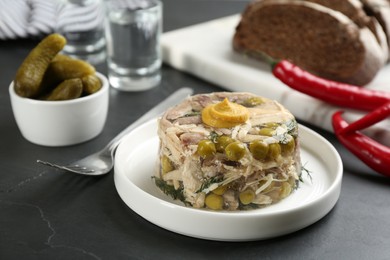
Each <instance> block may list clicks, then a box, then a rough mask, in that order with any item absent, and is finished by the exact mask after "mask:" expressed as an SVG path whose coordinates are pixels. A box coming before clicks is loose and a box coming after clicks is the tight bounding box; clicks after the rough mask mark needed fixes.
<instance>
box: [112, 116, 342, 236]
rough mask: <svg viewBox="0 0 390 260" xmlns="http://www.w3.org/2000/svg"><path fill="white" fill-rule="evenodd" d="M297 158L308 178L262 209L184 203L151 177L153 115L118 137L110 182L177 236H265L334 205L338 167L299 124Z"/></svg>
mask: <svg viewBox="0 0 390 260" xmlns="http://www.w3.org/2000/svg"><path fill="white" fill-rule="evenodd" d="M299 127H300V140H301V156H302V157H301V158H302V163H303V164H304V165H305V168H307V169H308V170H310V172H311V177H312V180H310V178H309V176H308V175H307V174H305V173H303V179H304V182H303V183H300V187H299V188H298V189H297V190H296V191H294V193H292V194H291V195H290V196H289V197H287V198H286V199H284V200H282V201H280V202H279V203H277V204H274V205H271V206H269V207H266V208H263V209H256V210H249V211H239V212H216V211H210V210H203V209H202V210H200V209H194V208H189V207H185V206H184V205H183V204H182V203H181V202H180V201H174V200H172V199H171V198H170V197H168V196H166V195H165V194H163V193H162V192H161V191H160V190H159V189H158V188H157V187H156V186H155V184H154V181H153V179H152V178H151V177H152V176H153V175H154V171H155V170H156V161H157V151H158V145H159V139H158V137H157V120H156V119H154V120H151V121H149V122H147V123H145V124H143V125H141V126H140V127H138V128H136V129H135V130H134V131H132V132H131V133H130V134H128V135H127V136H126V137H125V139H124V140H123V141H122V142H121V144H120V145H119V147H118V150H117V152H116V157H115V176H114V178H115V186H116V189H117V191H118V193H119V195H120V197H121V198H122V200H123V201H124V202H125V203H126V204H127V205H128V206H129V207H130V208H131V209H132V210H134V211H135V212H136V213H137V214H139V215H140V216H142V217H143V218H145V219H146V220H148V221H150V222H152V223H154V224H156V225H158V226H160V227H162V228H165V229H167V230H170V231H173V232H177V233H180V234H183V235H187V236H191V237H197V238H203V239H210V240H220V241H246V240H258V239H268V238H272V237H276V236H281V235H284V234H288V233H291V232H294V231H297V230H299V229H302V228H304V227H307V226H309V225H311V224H313V223H315V222H316V221H318V220H319V219H321V218H322V217H324V216H325V215H326V214H327V213H328V212H329V211H330V210H331V209H332V208H333V206H334V205H335V204H336V202H337V200H338V198H339V195H340V188H341V180H342V173H343V166H342V162H341V158H340V156H339V154H338V153H337V151H336V150H335V148H334V147H333V146H332V145H331V144H330V143H329V142H328V141H326V140H325V139H324V138H323V137H321V136H320V135H318V134H317V133H315V132H313V131H312V130H310V129H308V128H306V127H304V126H302V125H300V126H299Z"/></svg>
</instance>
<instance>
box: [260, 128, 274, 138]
mask: <svg viewBox="0 0 390 260" xmlns="http://www.w3.org/2000/svg"><path fill="white" fill-rule="evenodd" d="M274 132H275V130H274V129H272V128H269V127H263V128H261V129H260V130H259V135H264V136H273V135H274Z"/></svg>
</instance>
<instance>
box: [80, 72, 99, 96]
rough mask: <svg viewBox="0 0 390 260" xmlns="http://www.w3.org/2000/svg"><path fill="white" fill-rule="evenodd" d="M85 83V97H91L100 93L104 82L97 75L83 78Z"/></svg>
mask: <svg viewBox="0 0 390 260" xmlns="http://www.w3.org/2000/svg"><path fill="white" fill-rule="evenodd" d="M81 81H82V82H83V92H84V94H85V95H90V94H93V93H95V92H98V91H99V89H101V88H102V82H101V81H100V79H99V78H98V77H97V76H96V75H87V76H84V77H82V78H81Z"/></svg>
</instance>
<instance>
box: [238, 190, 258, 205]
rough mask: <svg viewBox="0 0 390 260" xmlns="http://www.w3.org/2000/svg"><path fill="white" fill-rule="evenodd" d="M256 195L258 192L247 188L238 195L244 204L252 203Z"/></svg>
mask: <svg viewBox="0 0 390 260" xmlns="http://www.w3.org/2000/svg"><path fill="white" fill-rule="evenodd" d="M255 197H256V194H255V192H254V191H253V190H252V189H246V190H244V191H242V192H240V194H239V195H238V198H239V199H240V202H241V203H242V204H244V205H248V204H249V203H251V202H252V201H253V200H254V198H255Z"/></svg>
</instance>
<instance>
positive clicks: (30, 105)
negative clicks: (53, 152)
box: [9, 73, 109, 146]
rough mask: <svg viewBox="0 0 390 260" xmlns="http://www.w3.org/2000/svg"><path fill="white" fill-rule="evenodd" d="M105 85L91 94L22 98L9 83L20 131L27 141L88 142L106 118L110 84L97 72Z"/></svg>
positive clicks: (99, 130)
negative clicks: (50, 97) (56, 97)
mask: <svg viewBox="0 0 390 260" xmlns="http://www.w3.org/2000/svg"><path fill="white" fill-rule="evenodd" d="M96 75H97V76H98V77H99V79H100V80H101V82H102V88H101V89H100V90H99V91H98V92H96V93H94V94H92V95H89V96H85V97H81V98H77V99H72V100H64V101H42V100H35V99H30V98H23V97H20V96H19V95H17V94H16V93H15V90H14V83H13V82H12V83H11V85H10V86H9V94H10V97H11V105H12V110H13V113H14V117H15V120H16V123H17V125H18V127H19V130H20V132H21V133H22V135H23V136H24V138H26V139H27V140H28V141H30V142H32V143H35V144H38V145H44V146H66V145H73V144H78V143H81V142H85V141H88V140H90V139H92V138H94V137H96V136H97V135H99V134H100V133H101V131H102V130H103V127H104V124H105V122H106V118H107V112H108V103H109V84H108V80H107V78H106V77H105V76H104V75H103V74H100V73H96Z"/></svg>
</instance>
